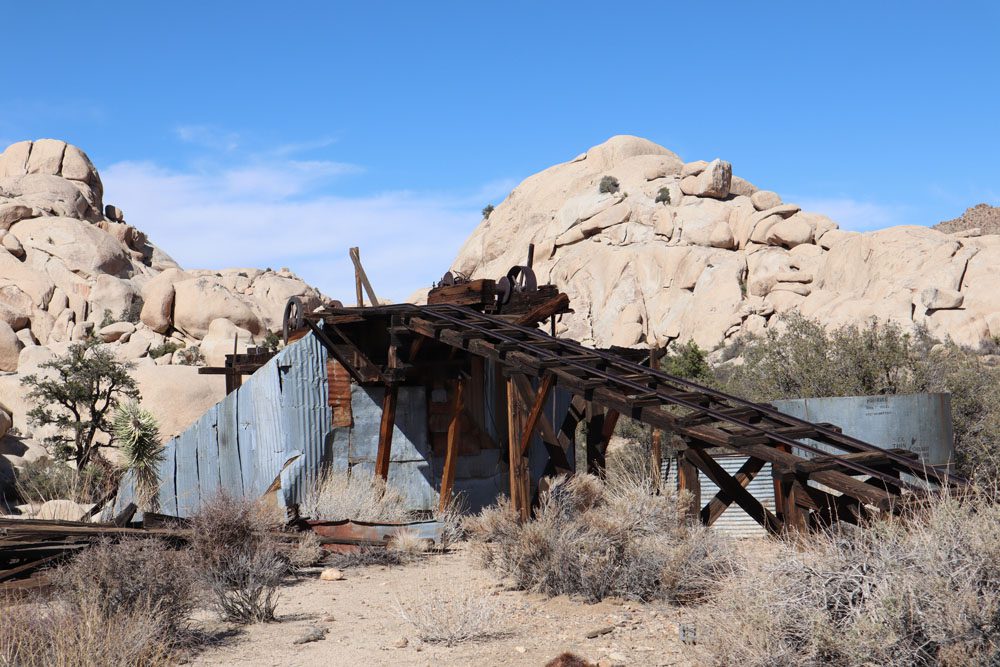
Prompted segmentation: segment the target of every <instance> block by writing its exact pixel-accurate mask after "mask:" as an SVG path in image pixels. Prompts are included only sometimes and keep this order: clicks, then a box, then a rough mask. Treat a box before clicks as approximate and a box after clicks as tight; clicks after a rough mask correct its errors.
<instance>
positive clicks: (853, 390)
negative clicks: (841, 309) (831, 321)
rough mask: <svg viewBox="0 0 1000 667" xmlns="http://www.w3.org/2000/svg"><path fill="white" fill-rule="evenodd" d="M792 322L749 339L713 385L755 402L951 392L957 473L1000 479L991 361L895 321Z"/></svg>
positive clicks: (999, 384)
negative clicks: (735, 361) (738, 357)
mask: <svg viewBox="0 0 1000 667" xmlns="http://www.w3.org/2000/svg"><path fill="white" fill-rule="evenodd" d="M786 324H787V326H786V327H784V329H783V330H782V329H776V330H772V331H769V332H768V333H767V335H765V336H761V337H751V338H747V339H744V340H743V341H742V342H741V343H740V353H741V354H742V357H743V363H742V364H741V365H735V366H730V365H727V366H725V367H716V369H715V371H714V372H715V380H714V381H715V383H716V384H718V385H719V386H721V387H722V388H724V389H725V390H727V391H729V392H731V393H734V394H737V395H739V396H743V397H744V398H748V399H750V400H756V401H770V400H775V399H781V398H810V397H817V396H859V395H860V396H863V395H871V394H897V393H912V392H948V393H950V394H951V407H952V423H953V427H954V435H955V463H956V466H957V469H958V471H959V472H961V473H963V474H966V475H973V476H975V477H977V478H978V479H979V480H980V481H982V482H983V483H984V484H986V485H989V486H993V485H994V484H995V483H996V482H997V481H1000V367H998V366H997V364H996V361H995V360H994V359H993V358H991V357H988V356H984V355H981V354H978V353H977V352H976V351H973V350H967V349H963V348H961V347H959V346H958V345H955V344H953V343H945V344H935V342H934V341H933V340H931V339H930V338H929V337H928V336H927V335H926V333H925V332H922V331H919V330H918V331H917V332H916V333H915V334H908V333H905V332H904V331H903V330H902V329H900V328H899V327H898V326H896V325H894V324H878V323H875V322H871V323H868V324H866V325H864V326H860V327H859V326H854V325H850V326H845V327H841V328H839V329H833V330H827V329H826V328H824V327H823V325H822V324H820V323H819V322H816V321H813V320H809V319H806V318H803V317H801V316H798V315H796V314H792V315H790V316H789V317H788V318H787V319H786Z"/></svg>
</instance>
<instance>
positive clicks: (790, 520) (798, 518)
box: [775, 472, 814, 533]
mask: <svg viewBox="0 0 1000 667" xmlns="http://www.w3.org/2000/svg"><path fill="white" fill-rule="evenodd" d="M778 481H779V484H780V485H781V499H782V500H781V502H782V504H781V506H780V507H781V510H782V514H783V515H784V516H783V521H782V526H783V527H784V530H785V531H786V532H797V533H804V532H806V531H808V530H809V512H808V509H807V508H808V507H810V506H812V505H814V502H813V500H812V498H810V497H809V494H808V492H807V491H806V490H805V489H804V488H803V482H802V481H800V480H798V479H797V478H796V476H795V475H794V474H792V473H788V472H786V473H783V474H781V475H780V477H779V480H778ZM777 501H778V499H777V498H775V508H778V507H779V505H778V504H777Z"/></svg>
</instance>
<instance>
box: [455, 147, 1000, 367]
mask: <svg viewBox="0 0 1000 667" xmlns="http://www.w3.org/2000/svg"><path fill="white" fill-rule="evenodd" d="M965 236H966V235H964V234H956V235H954V236H952V235H949V234H946V233H944V232H942V231H938V230H934V229H931V228H929V227H915V226H910V227H894V228H890V229H884V230H880V231H874V232H867V233H858V232H850V231H844V230H842V229H840V228H839V226H838V225H837V223H836V222H835V221H833V220H830V219H829V218H827V217H826V216H824V215H821V214H818V213H813V212H809V211H803V210H801V209H800V207H799V206H797V205H795V204H794V203H786V202H784V201H783V200H782V198H781V197H780V196H779V195H778V194H777V193H775V192H771V191H767V190H761V189H759V188H757V187H755V186H754V185H753V184H751V183H749V182H747V181H746V180H744V179H741V178H740V177H738V176H734V175H733V173H732V166H731V165H730V163H728V162H725V161H723V160H713V161H711V162H705V161H695V162H684V161H683V160H682V159H681V158H680V157H678V156H677V155H675V154H674V153H672V152H670V151H669V150H667V149H666V148H663V147H662V146H658V145H656V144H654V143H652V142H651V141H647V140H645V139H640V138H638V137H631V136H618V137H614V138H612V139H610V140H609V141H607V142H605V143H603V144H601V145H599V146H595V147H594V148H591V149H590V150H589V151H587V152H586V153H583V154H581V155H579V156H577V157H576V158H574V159H572V160H570V161H569V162H566V163H563V164H559V165H556V166H554V167H551V168H549V169H546V170H545V171H542V172H540V173H538V174H535V175H534V176H531V177H529V178H527V179H526V180H525V181H524V182H522V183H521V184H520V185H518V186H517V187H516V188H515V189H514V190H513V192H511V193H510V195H509V196H508V197H507V198H506V199H505V200H504V201H503V202H502V203H501V204H500V205H498V206H497V207H496V209H495V210H494V211H493V212H492V214H490V215H489V216H488V218H486V219H484V220H483V221H482V223H480V225H479V227H478V228H477V229H476V230H475V232H474V233H473V234H472V236H471V237H470V238H469V239H468V240H467V241H466V242H465V244H464V245H463V246H462V248H461V250H460V251H459V254H458V257H457V258H456V259H455V262H454V264H453V265H452V266H453V269H455V270H458V271H461V272H463V273H465V274H467V275H469V276H471V277H488V278H495V277H498V276H501V275H504V274H505V273H506V271H507V269H508V268H509V267H510V266H512V265H515V264H523V263H524V261H525V256H526V253H527V246H528V244H529V243H534V244H535V271H536V274H537V275H538V278H539V281H540V282H544V281H551V282H553V283H555V284H557V285H559V286H560V287H561V288H562V289H564V290H565V291H566V292H567V293H568V294H569V296H570V299H571V304H572V307H573V308H574V309H575V311H576V312H575V313H573V314H572V315H569V316H566V317H565V318H564V320H563V321H562V322H560V323H559V324H558V331H559V332H560V333H561V334H565V335H569V336H572V337H575V338H578V339H580V340H582V341H584V342H586V343H590V344H594V345H600V346H606V345H612V344H614V345H624V346H646V345H657V346H664V345H668V344H669V343H670V342H671V341H674V340H680V341H686V340H689V339H693V340H694V341H696V342H697V343H698V344H699V345H700V346H702V347H703V348H707V349H713V348H716V347H717V346H720V345H723V344H729V343H731V342H732V341H734V340H735V339H736V337H738V336H739V335H740V334H742V333H753V334H759V333H762V332H764V331H766V330H767V329H769V328H773V327H775V326H777V325H778V323H779V322H780V321H781V318H782V317H783V316H784V315H785V314H786V313H788V312H790V311H792V310H798V311H799V312H801V313H802V314H803V315H806V316H809V317H813V318H818V319H820V320H821V321H823V322H825V323H827V324H829V325H839V324H843V323H848V322H854V323H860V322H863V321H865V320H868V319H870V318H877V319H878V320H882V321H886V320H888V321H893V322H896V323H899V324H900V325H902V326H904V327H914V326H916V325H924V326H926V327H927V328H928V329H929V331H930V332H931V334H933V335H934V336H936V337H938V338H941V339H944V338H951V339H953V340H954V341H956V342H958V343H960V344H963V345H969V346H978V345H980V343H981V342H983V341H985V340H987V339H989V338H991V337H998V336H1000V291H998V290H997V289H996V282H997V279H998V277H1000V275H998V269H997V268H996V267H997V266H1000V236H996V235H984V236H977V237H965Z"/></svg>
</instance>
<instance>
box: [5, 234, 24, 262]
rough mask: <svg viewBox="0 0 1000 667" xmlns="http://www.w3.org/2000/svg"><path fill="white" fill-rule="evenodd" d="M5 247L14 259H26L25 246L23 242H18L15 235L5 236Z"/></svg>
mask: <svg viewBox="0 0 1000 667" xmlns="http://www.w3.org/2000/svg"><path fill="white" fill-rule="evenodd" d="M3 247H4V248H5V249H6V250H7V252H9V253H10V254H12V255H13V256H14V257H17V258H18V259H24V257H25V252H24V246H22V245H21V242H20V241H18V240H17V237H16V236H14V235H13V234H5V235H4V237H3Z"/></svg>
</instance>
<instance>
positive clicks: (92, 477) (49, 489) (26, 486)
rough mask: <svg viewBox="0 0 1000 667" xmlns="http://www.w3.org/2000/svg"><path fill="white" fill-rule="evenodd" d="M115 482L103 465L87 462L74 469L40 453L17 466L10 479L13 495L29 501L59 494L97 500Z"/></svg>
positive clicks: (63, 496)
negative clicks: (14, 491)
mask: <svg viewBox="0 0 1000 667" xmlns="http://www.w3.org/2000/svg"><path fill="white" fill-rule="evenodd" d="M116 483H117V480H115V479H114V476H113V475H111V474H110V473H109V472H108V470H107V468H105V467H104V466H99V465H94V464H90V465H88V466H86V467H85V468H84V469H83V470H82V471H77V470H75V469H73V468H71V467H70V466H69V465H68V464H66V463H64V462H62V461H53V460H52V459H50V458H48V457H44V456H43V457H42V458H39V459H36V460H34V461H29V462H28V463H25V464H24V465H23V466H21V468H20V469H19V470H18V471H17V474H16V477H15V480H14V486H15V488H16V490H17V495H18V496H19V497H20V498H21V499H22V500H23V501H25V502H29V503H44V502H45V501H47V500H55V499H59V498H64V499H66V500H72V501H73V502H77V503H92V502H97V501H98V500H99V499H100V498H103V497H104V496H105V495H107V493H108V492H109V491H111V489H112V488H114V486H115V484H116Z"/></svg>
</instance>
